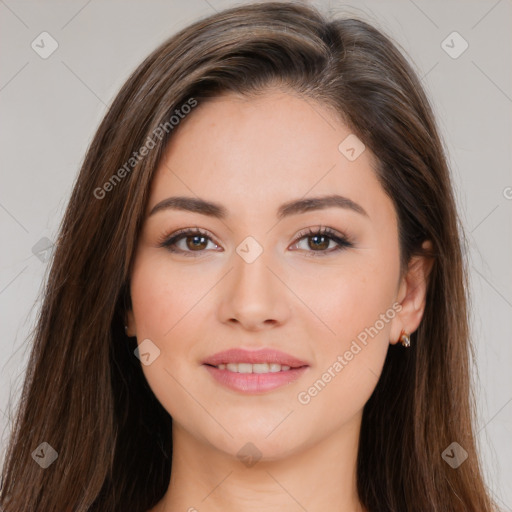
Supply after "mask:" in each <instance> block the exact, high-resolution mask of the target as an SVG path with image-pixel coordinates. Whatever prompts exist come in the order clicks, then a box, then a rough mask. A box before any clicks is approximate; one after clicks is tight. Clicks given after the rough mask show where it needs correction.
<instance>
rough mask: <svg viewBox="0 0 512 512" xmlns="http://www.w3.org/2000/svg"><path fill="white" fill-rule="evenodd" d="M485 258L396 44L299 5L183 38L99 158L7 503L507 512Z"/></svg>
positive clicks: (221, 19)
mask: <svg viewBox="0 0 512 512" xmlns="http://www.w3.org/2000/svg"><path fill="white" fill-rule="evenodd" d="M461 237H462V232H461V230H460V225H459V222H458V217H457V213H456V210H455V206H454V199H453V192H452V187H451V183H450V176H449V170H448V168H447V164H446V159H445V155H444V152H443V147H442V143H441V141H440V138H439V135H438V133H437V128H436V124H435V120H434V118H433V114H432V111H431V108H430V106H429V103H428V100H427V98H426V97H425V94H424V92H423V90H422V87H421V85H420V82H419V81H418V78H417V77H416V75H415V73H414V72H413V71H412V69H411V67H410V66H409V64H408V63H407V62H406V60H405V59H404V57H403V56H402V55H401V54H400V52H399V51H398V50H397V48H396V47H395V46H394V45H393V43H392V42H391V41H390V40H389V39H388V38H387V37H386V36H384V35H383V34H381V33H380V32H379V31H377V30H376V29H375V28H373V27H372V26H370V25H368V24H367V23H365V22H363V21H360V20H356V19H338V20H333V21H329V20H326V19H324V18H323V17H322V16H321V15H320V14H319V13H318V12H317V11H316V10H314V9H313V8H311V7H308V6H305V5H301V4H296V5H295V4H290V3H264V4H255V5H246V6H243V7H237V8H234V9H230V10H226V11H223V12H221V13H219V14H216V15H214V16H212V17H210V18H208V19H205V20H202V21H199V22H197V23H195V24H193V25H192V26H190V27H188V28H186V29H184V30H182V31H181V32H180V33H179V34H177V35H175V36H174V37H172V38H171V39H169V40H168V41H166V42H165V43H164V44H163V45H161V46H160V47H159V48H158V49H157V50H156V51H154V52H153V53H152V54H151V55H150V56H149V57H148V58H147V59H146V60H145V61H144V62H143V63H142V64H141V65H140V66H139V68H138V69H137V70H136V71H135V72H134V73H133V75H132V76H131V77H130V78H129V80H128V81H127V83H126V84H125V85H124V87H123V88H122V90H121V91H120V93H119V94H118V96H117V97H116V99H115V100H114V102H113V104H112V106H111V108H110V110H109V112H108V114H107V115H106V117H105V119H104V120H103V122H102V124H101V126H100V127H99V129H98V132H97V134H96V136H95V138H94V140H93V142H92V144H91V146H90V148H89V150H88V153H87V156H86V159H85V161H84V164H83V166H82V169H81V172H80V175H79V177H78V181H77V183H76V185H75V188H74V190H73V194H72V197H71V200H70V203H69V206H68V209H67V212H66V215H65V218H64V220H63V224H62V227H61V232H60V237H59V239H58V243H57V249H56V252H55V256H54V261H53V263H52V268H51V273H50V276H49V281H48V285H47V289H46V295H45V300H44V303H43V307H42V311H41V315H40V319H39V323H38V326H37V332H36V334H35V339H34V346H33V351H32V354H31V358H30V361H29V370H28V374H27V377H26V382H25V386H24V391H23V400H22V402H21V406H20V410H19V413H18V417H17V421H16V424H15V428H14V429H13V433H12V439H11V443H10V445H9V447H8V448H9V449H8V453H7V458H6V463H5V466H4V470H3V479H2V496H1V500H0V505H1V506H2V507H4V508H5V509H6V510H7V511H9V512H10V511H16V512H22V511H33V510H41V511H54V510H55V511H57V510H58V511H62V510H66V511H75V510H88V511H96V510H97V511H126V510H130V511H141V512H146V511H148V510H150V511H151V512H174V511H175V510H189V511H193V510H209V511H217V510H223V511H229V510H247V511H248V510H258V511H262V510H280V511H288V510H290V511H291V510H299V508H301V509H303V510H320V509H321V510H332V511H334V510H344V511H351V512H352V511H353V512H355V511H366V512H375V511H379V512H381V511H395V512H404V511H418V510H421V511H422V512H427V511H432V512H434V511H448V510H450V511H460V512H462V511H464V512H468V511H474V512H476V511H478V512H482V511H491V510H495V508H494V507H495V505H494V504H493V503H492V501H491V499H490V497H489V495H488V491H487V490H486V487H485V484H484V482H483V478H482V475H481V470H480V467H479V461H478V455H477V452H476V449H475V441H474V433H473V426H472V409H471V397H472V395H471V388H470V367H469V358H468V352H469V350H470V345H469V335H468V320H467V306H466V301H467V298H466V274H465V268H464V265H463V260H462V251H461ZM171 467H172V471H171Z"/></svg>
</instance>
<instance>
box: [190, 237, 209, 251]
mask: <svg viewBox="0 0 512 512" xmlns="http://www.w3.org/2000/svg"><path fill="white" fill-rule="evenodd" d="M190 239H192V240H194V242H192V243H190V244H189V243H188V242H189V240H190ZM198 239H200V240H201V242H199V244H196V243H195V242H196V241H197V240H198ZM205 240H206V237H205V236H202V235H194V236H188V237H187V246H188V248H189V249H190V248H192V249H193V248H196V249H197V248H199V249H204V247H200V246H203V245H204V246H206V245H207V242H205Z"/></svg>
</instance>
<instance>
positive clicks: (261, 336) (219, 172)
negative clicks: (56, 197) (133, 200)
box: [127, 89, 429, 512]
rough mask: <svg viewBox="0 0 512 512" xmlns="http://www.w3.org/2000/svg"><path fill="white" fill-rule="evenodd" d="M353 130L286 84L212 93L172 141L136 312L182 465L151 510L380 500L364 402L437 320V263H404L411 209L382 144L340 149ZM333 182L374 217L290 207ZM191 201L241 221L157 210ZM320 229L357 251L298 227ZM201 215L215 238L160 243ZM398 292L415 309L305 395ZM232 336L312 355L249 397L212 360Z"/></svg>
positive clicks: (134, 330)
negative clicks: (384, 167)
mask: <svg viewBox="0 0 512 512" xmlns="http://www.w3.org/2000/svg"><path fill="white" fill-rule="evenodd" d="M350 133H351V132H350V130H349V128H347V127H346V126H345V125H344V124H343V123H342V122H341V121H340V119H339V118H338V117H337V116H336V115H335V114H334V113H333V112H332V111H331V110H329V109H328V108H327V107H325V106H323V105H321V104H318V103H316V102H314V101H312V100H310V99H307V100H304V99H302V98H300V97H299V96H297V95H295V94H294V93H291V92H289V91H286V90H275V89H273V90H268V91H267V92H266V93H265V94H264V95H261V96H258V97H257V98H256V99H255V98H247V97H239V96H235V95H233V94H226V95H224V96H222V97H219V98H216V99H215V100H213V101H209V102H206V103H204V104H200V105H199V106H198V107H196V109H194V111H193V113H192V114H190V115H189V116H188V117H187V118H186V119H185V120H184V121H182V123H181V124H180V127H179V131H177V132H176V133H175V135H174V137H173V139H172V141H171V143H170V145H169V146H168V148H167V152H166V154H165V157H164V159H163V160H162V163H161V165H160V167H159V168H158V169H157V171H156V174H155V176H154V179H153V182H152V188H151V193H150V198H149V202H148V208H147V212H146V219H145V223H144V226H143V229H142V233H141V237H140V239H139V244H138V248H137V252H136V256H135V260H134V265H133V269H132V273H131V298H132V310H131V311H129V312H128V315H127V325H128V334H129V335H132V336H137V341H138V343H139V344H140V343H141V342H142V340H145V339H150V340H151V341H152V342H153V343H154V344H155V345H156V346H157V347H158V348H159V350H160V355H159V356H158V357H157V358H156V359H155V360H154V361H153V362H152V363H151V364H150V365H147V366H145V365H143V366H142V368H143V371H144V374H145V376H146V378H147V380H148V382H149V385H150V386H151V389H152V390H153V392H154V393H155V395H156V397H157V398H158V400H159V401H160V402H161V403H162V405H163V406H164V407H165V409H166V410H167V411H168V412H169V414H170V415H171V416H172V417H173V432H172V435H173V444H174V453H173V462H172V464H173V465H172V476H171V480H170V483H169V488H168V491H167V493H166V494H165V496H164V497H163V499H162V500H161V501H160V502H159V503H158V504H157V505H156V506H155V507H154V508H153V509H152V511H151V512H175V511H186V510H189V511H190V512H192V511H194V510H200V511H212V512H214V511H215V512H216V511H223V512H226V511H227V512H229V511H241V510H243V511H259V512H261V511H273V512H277V511H280V512H283V511H285V512H292V511H299V510H303V509H306V510H310V511H316V510H337V511H338V510H339V511H346V512H356V511H362V510H364V508H363V507H362V506H361V504H360V503H359V500H358V497H357V492H356V458H357V446H358V440H359V431H360V425H361V417H362V409H363V407H364V405H365V403H366V402H367V400H368V399H369V397H370V395H371V394H372V392H373V390H374V388H375V386H376V384H377V381H378V378H379V376H380V374H381V371H382V368H383V364H384V360H385V357H386V353H387V350H388V347H389V345H390V344H394V343H397V341H398V340H399V336H400V332H401V330H402V329H404V330H405V331H406V332H409V333H410V332H413V331H414V330H416V328H417V327H418V325H419V323H420V321H421V317H422V315H423V310H424V306H425V292H426V279H427V275H428V270H429V264H428V262H427V261H426V260H424V259H423V258H420V257H415V258H414V259H413V260H411V263H410V266H409V269H408V270H407V269H406V270H407V272H406V273H404V274H403V275H401V274H400V265H399V245H398V231H397V219H396V212H395V210H394V207H393V204H392V202H391V200H390V199H389V197H388V196H387V195H386V194H385V192H384V190H383V189H382V187H381V186H380V184H379V182H378V181H377V178H376V175H375V173H374V171H373V170H372V165H374V164H375V157H374V155H373V154H372V153H371V151H370V150H369V149H368V148H366V150H365V151H363V153H362V154H361V155H360V156H359V157H358V158H357V159H356V160H355V161H352V162H351V161H349V160H348V159H347V158H346V157H345V156H344V155H343V154H342V153H341V152H340V151H339V150H338V146H339V144H340V142H341V141H343V140H344V139H345V138H346V137H347V136H348V135H349V134H350ZM332 193H338V194H341V195H344V196H346V197H348V198H350V199H351V200H352V201H354V202H356V203H358V204H359V205H360V206H361V207H362V208H364V210H365V211H366V212H367V214H368V216H364V215H361V214H359V213H357V212H355V211H352V210H350V209H344V208H338V207H331V208H327V209H322V210H317V211H309V212H306V213H301V214H297V215H293V216H290V217H287V218H284V219H282V220H280V221H278V219H277V218H276V210H277V208H278V207H279V206H280V205H281V204H282V203H284V202H287V201H291V200H294V199H299V198H302V197H304V196H307V197H317V196H323V195H329V194H332ZM178 195H183V196H188V197H200V198H202V199H205V200H210V201H214V202H217V203H221V204H222V205H223V206H224V207H225V208H226V209H227V210H228V213H229V215H228V217H227V218H226V219H224V220H220V219H216V218H213V217H209V216H206V215H203V214H199V213H195V212H187V211H178V210H171V209H168V210H160V211H158V212H157V213H155V214H153V215H151V216H149V215H148V214H149V212H150V211H151V210H152V208H153V207H154V206H155V205H156V204H157V203H159V202H160V201H162V200H164V199H166V198H168V197H171V196H178ZM320 225H321V226H328V227H330V228H332V229H333V230H335V231H336V232H339V233H340V234H344V235H345V236H347V237H348V238H349V240H351V241H352V243H353V247H348V248H344V249H342V250H340V251H338V252H329V251H331V250H332V248H334V247H336V245H337V244H336V243H335V242H334V241H331V242H329V245H328V246H327V244H325V245H324V246H322V244H321V241H320V242H318V241H317V242H316V244H317V245H315V240H313V239H312V237H311V236H308V235H306V236H305V237H302V238H300V239H299V238H298V236H297V235H298V234H300V233H301V232H302V231H304V230H305V229H307V228H318V226H320ZM195 227H199V228H201V229H202V230H203V231H206V232H207V233H208V236H209V237H210V239H209V240H208V241H207V245H206V242H205V243H204V244H203V245H201V244H199V245H200V248H199V249H195V248H194V245H193V242H194V238H193V236H192V237H189V238H188V240H189V243H188V244H187V239H186V238H185V239H182V240H181V241H180V242H178V247H179V248H181V249H182V250H183V251H188V252H189V254H190V253H193V254H192V256H186V255H182V254H178V253H172V252H169V250H168V249H166V248H162V247H160V246H159V242H160V241H161V240H162V239H163V238H165V237H166V235H171V234H172V233H174V232H176V231H177V230H179V229H183V228H195ZM248 236H252V237H254V238H255V239H256V240H257V241H258V243H259V244H260V245H261V247H262V248H263V253H262V254H261V255H260V256H259V257H258V258H257V259H256V260H255V261H254V262H253V263H250V264H249V263H247V262H246V261H245V260H244V259H242V258H241V257H240V256H239V255H238V253H237V252H236V248H237V247H238V246H239V244H240V243H241V242H242V241H243V240H244V239H245V238H246V237H248ZM328 240H329V239H328ZM196 243H197V242H196ZM318 245H320V246H321V247H320V249H318V248H317V247H318ZM194 251H195V252H194ZM319 251H323V253H321V254H320V253H319ZM312 253H314V254H312ZM194 254H195V255H196V256H195V257H194ZM315 254H316V255H317V257H314V256H315ZM311 255H312V256H313V257H311ZM393 304H399V305H400V306H401V309H400V311H399V312H398V313H396V314H395V315H394V318H392V319H389V320H388V321H387V322H385V325H384V327H383V328H382V329H380V330H379V332H378V334H377V335H376V336H374V337H373V338H369V341H368V343H367V345H366V346H364V345H362V344H361V343H360V344H359V345H360V346H361V347H362V350H361V351H360V352H359V353H357V355H356V356H354V357H353V359H352V360H351V361H349V362H348V364H347V365H346V366H344V367H343V369H342V371H340V372H338V373H337V374H336V377H335V378H332V379H331V381H330V382H329V383H328V384H327V385H326V386H325V387H324V389H322V390H321V392H319V393H318V394H317V395H316V396H314V397H313V398H311V400H310V402H309V403H307V404H302V403H300V402H299V401H298V398H297V396H298V393H299V392H301V391H305V390H306V391H307V390H308V388H309V387H310V386H311V385H312V384H313V383H314V382H315V381H316V380H317V379H319V378H320V377H321V376H322V374H323V373H324V372H325V371H326V369H327V368H329V367H332V365H333V363H334V362H335V361H336V360H337V357H338V355H343V354H344V353H345V352H346V351H347V350H348V349H349V348H350V346H351V343H352V342H353V341H354V340H355V339H356V337H357V335H358V334H360V333H361V332H362V331H364V329H365V328H367V327H370V326H374V325H375V323H376V321H377V320H378V319H379V315H382V314H385V313H386V311H388V310H390V308H392V306H393ZM234 347H243V348H246V349H249V350H251V349H259V348H263V347H268V348H275V349H278V350H281V351H284V352H287V353H289V354H292V355H294V356H296V357H298V358H299V359H302V360H305V361H307V362H308V364H309V365H310V366H309V368H308V369H307V371H306V372H305V373H304V374H303V375H302V376H301V377H300V378H299V379H298V380H297V381H295V382H293V383H291V384H288V385H286V386H283V387H281V388H278V389H276V390H274V391H269V392H265V393H260V394H253V395H248V394H242V393H240V392H237V391H233V390H230V389H228V388H226V387H224V386H222V385H221V384H219V383H217V382H216V381H215V380H214V379H213V378H212V377H211V376H210V374H209V373H208V372H207V371H206V369H205V367H204V366H202V364H201V363H202V361H203V360H204V359H205V358H206V357H207V356H210V355H212V354H214V353H216V352H219V351H221V350H225V349H229V348H234ZM403 350H407V349H406V348H403ZM248 442H251V443H253V445H255V446H256V447H257V449H258V450H259V452H260V453H261V459H260V460H259V461H258V462H257V463H256V464H255V465H253V466H251V467H248V466H246V465H245V464H244V463H242V461H241V460H240V459H239V458H238V457H237V452H238V451H239V450H240V449H241V448H242V447H243V446H244V445H246V443H248ZM301 507H302V508H301Z"/></svg>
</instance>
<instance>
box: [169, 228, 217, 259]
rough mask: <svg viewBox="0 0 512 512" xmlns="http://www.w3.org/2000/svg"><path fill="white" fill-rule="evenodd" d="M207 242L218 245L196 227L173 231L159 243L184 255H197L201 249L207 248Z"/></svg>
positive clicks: (171, 250)
mask: <svg viewBox="0 0 512 512" xmlns="http://www.w3.org/2000/svg"><path fill="white" fill-rule="evenodd" d="M183 242H184V243H183ZM209 243H211V244H212V245H213V246H214V247H217V248H218V245H217V244H215V243H214V242H213V241H212V239H211V238H210V237H209V236H208V235H207V234H206V233H203V232H202V231H200V230H198V229H195V230H192V229H186V230H182V231H179V232H178V233H175V234H174V235H172V236H171V237H170V238H167V239H165V240H164V241H163V242H161V243H160V244H159V245H160V247H164V248H165V249H167V250H168V251H170V252H174V253H179V254H183V255H185V256H199V255H200V254H201V253H202V252H203V251H205V250H207V248H208V244H209Z"/></svg>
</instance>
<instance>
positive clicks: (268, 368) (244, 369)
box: [217, 363, 290, 373]
mask: <svg viewBox="0 0 512 512" xmlns="http://www.w3.org/2000/svg"><path fill="white" fill-rule="evenodd" d="M217 368H218V369H219V370H228V371H230V372H236V373H276V372H281V371H282V372H286V371H288V370H289V369H290V367H289V366H286V365H285V364H283V365H280V364H277V363H256V364H251V363H227V364H219V365H217Z"/></svg>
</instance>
